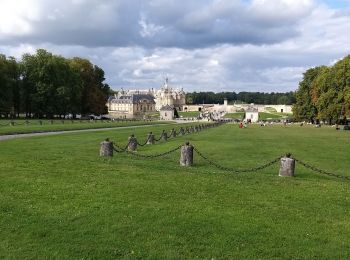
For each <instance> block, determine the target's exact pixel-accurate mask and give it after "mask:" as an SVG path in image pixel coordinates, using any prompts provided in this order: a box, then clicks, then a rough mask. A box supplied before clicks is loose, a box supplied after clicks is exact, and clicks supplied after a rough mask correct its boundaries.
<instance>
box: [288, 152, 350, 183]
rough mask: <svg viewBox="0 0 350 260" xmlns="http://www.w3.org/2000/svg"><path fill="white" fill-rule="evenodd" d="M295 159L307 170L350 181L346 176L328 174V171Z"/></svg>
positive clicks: (349, 177)
mask: <svg viewBox="0 0 350 260" xmlns="http://www.w3.org/2000/svg"><path fill="white" fill-rule="evenodd" d="M293 159H294V160H295V161H296V162H298V163H300V164H301V165H302V166H304V167H305V168H307V169H310V170H312V171H314V172H317V173H320V174H324V175H328V176H331V177H336V178H340V179H347V180H350V176H344V175H339V174H336V173H332V172H328V171H325V170H322V169H319V168H316V167H315V166H312V165H310V164H308V163H305V162H303V161H301V160H299V159H296V158H294V157H293Z"/></svg>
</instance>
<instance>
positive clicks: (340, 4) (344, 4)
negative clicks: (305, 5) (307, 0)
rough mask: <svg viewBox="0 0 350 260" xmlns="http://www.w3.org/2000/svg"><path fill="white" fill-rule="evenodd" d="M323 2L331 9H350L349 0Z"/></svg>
mask: <svg viewBox="0 0 350 260" xmlns="http://www.w3.org/2000/svg"><path fill="white" fill-rule="evenodd" d="M322 2H323V3H325V4H326V5H328V6H329V7H331V8H336V9H344V8H349V7H350V1H349V0H323V1H322Z"/></svg>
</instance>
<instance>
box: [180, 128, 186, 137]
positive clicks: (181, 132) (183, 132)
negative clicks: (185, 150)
mask: <svg viewBox="0 0 350 260" xmlns="http://www.w3.org/2000/svg"><path fill="white" fill-rule="evenodd" d="M180 135H185V130H184V129H183V127H181V128H180Z"/></svg>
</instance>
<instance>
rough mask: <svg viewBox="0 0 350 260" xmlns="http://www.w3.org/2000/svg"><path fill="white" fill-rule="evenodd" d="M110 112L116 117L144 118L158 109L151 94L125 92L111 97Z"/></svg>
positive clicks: (109, 102)
mask: <svg viewBox="0 0 350 260" xmlns="http://www.w3.org/2000/svg"><path fill="white" fill-rule="evenodd" d="M106 105H107V107H108V114H109V115H110V116H112V117H115V118H144V117H147V115H149V114H152V113H154V112H155V111H156V108H155V105H156V103H155V102H154V97H153V95H151V94H140V93H124V91H122V92H121V93H120V94H118V95H114V96H111V97H109V99H108V101H107V104H106Z"/></svg>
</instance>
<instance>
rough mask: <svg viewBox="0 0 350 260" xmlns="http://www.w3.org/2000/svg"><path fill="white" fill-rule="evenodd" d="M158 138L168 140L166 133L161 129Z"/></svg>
mask: <svg viewBox="0 0 350 260" xmlns="http://www.w3.org/2000/svg"><path fill="white" fill-rule="evenodd" d="M160 139H161V140H163V141H167V140H168V134H167V133H166V132H165V130H163V132H162V135H161V136H160Z"/></svg>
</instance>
